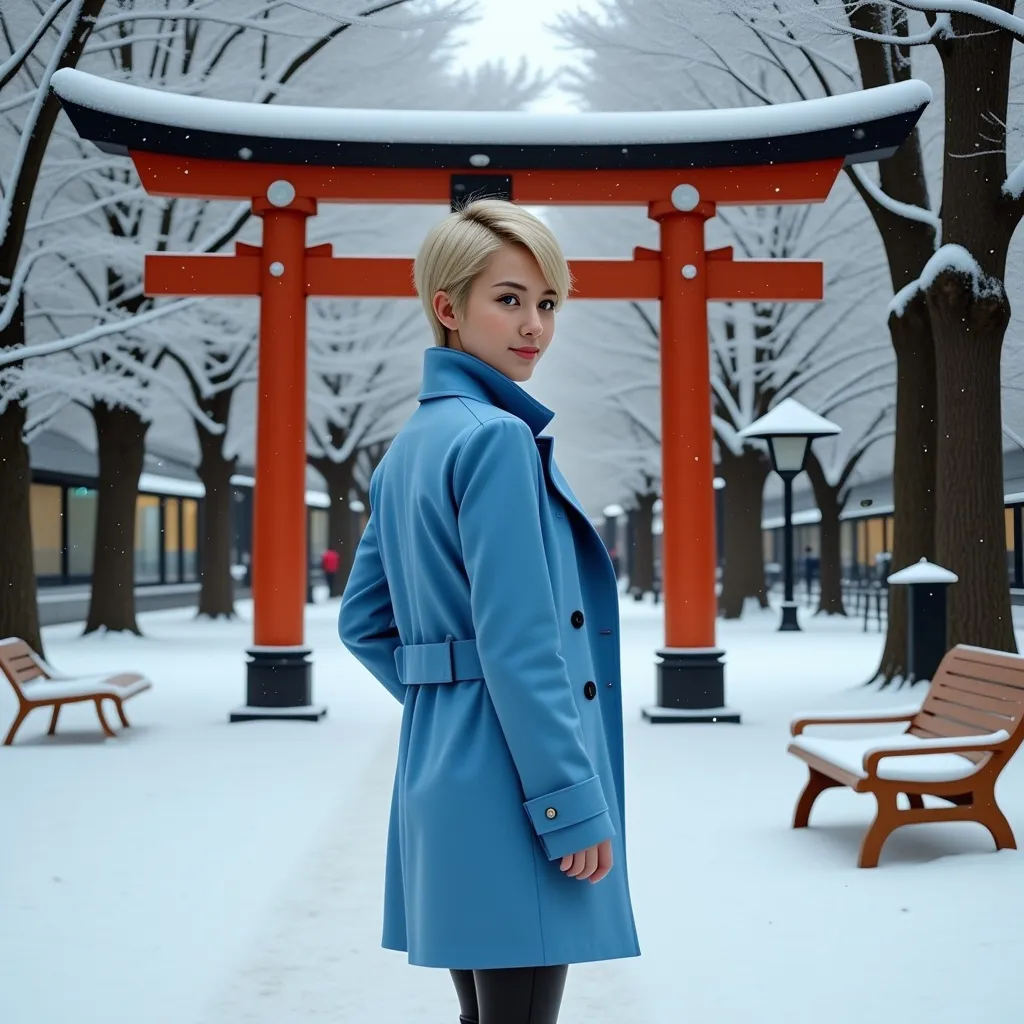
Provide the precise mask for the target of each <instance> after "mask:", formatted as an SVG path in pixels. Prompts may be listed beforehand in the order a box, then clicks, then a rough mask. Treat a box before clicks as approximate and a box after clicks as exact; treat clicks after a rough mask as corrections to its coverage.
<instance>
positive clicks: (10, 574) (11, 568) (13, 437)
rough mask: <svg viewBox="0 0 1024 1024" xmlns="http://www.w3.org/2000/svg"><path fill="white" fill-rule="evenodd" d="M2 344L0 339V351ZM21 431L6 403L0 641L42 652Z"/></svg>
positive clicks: (1, 456) (1, 434)
mask: <svg viewBox="0 0 1024 1024" xmlns="http://www.w3.org/2000/svg"><path fill="white" fill-rule="evenodd" d="M20 313H21V309H20V308H19V310H18V314H20ZM14 323H16V324H17V325H18V327H19V329H20V328H22V327H23V326H24V321H23V320H22V318H21V316H20V315H16V316H15V319H14ZM10 335H11V330H10V329H8V331H7V337H10ZM4 343H5V339H4V336H3V335H0V348H3V346H4ZM24 429H25V409H24V407H23V406H22V405H21V403H20V402H17V401H12V402H10V403H9V404H8V406H7V408H6V409H5V410H4V411H3V412H2V413H0V523H2V524H3V528H2V529H0V639H3V638H5V637H9V636H14V637H18V638H19V639H21V640H24V641H25V642H26V643H27V644H29V646H31V647H32V648H34V649H35V650H36V651H38V652H39V653H40V654H43V653H44V652H43V639H42V634H41V633H40V631H39V603H38V596H37V594H36V572H35V564H34V560H33V547H32V518H31V507H30V501H29V497H30V494H31V482H32V476H31V470H30V467H29V458H28V445H27V444H25V437H24Z"/></svg>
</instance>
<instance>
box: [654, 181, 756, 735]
mask: <svg viewBox="0 0 1024 1024" xmlns="http://www.w3.org/2000/svg"><path fill="white" fill-rule="evenodd" d="M680 207H682V208H683V209H680ZM687 208H688V209H687ZM648 214H649V216H650V217H651V218H652V219H654V220H656V221H657V222H658V226H659V228H660V234H661V260H660V264H661V331H660V334H661V396H662V399H661V464H662V476H661V500H662V513H661V515H662V522H663V527H664V528H663V531H662V551H661V572H662V595H663V600H664V608H665V643H664V646H663V647H662V648H661V649H660V650H658V651H657V656H658V658H659V659H660V662H659V663H658V664H657V666H656V672H657V703H656V704H655V705H654V706H653V707H648V708H644V709H643V714H644V717H645V718H647V719H648V720H650V721H652V722H665V721H672V720H676V721H685V720H690V721H720V722H739V720H740V716H739V712H738V711H735V710H733V709H729V708H727V707H726V706H725V674H724V666H723V663H722V657H723V654H724V651H722V650H720V649H718V647H717V646H716V644H715V620H716V618H717V612H718V602H717V598H716V594H715V568H716V565H717V560H716V557H715V556H716V551H717V544H716V542H715V492H714V476H715V467H714V455H713V450H712V436H713V434H712V429H711V389H710V388H709V386H708V381H710V379H711V368H710V365H709V355H708V314H707V303H708V289H707V265H706V255H705V250H704V244H705V243H704V223H705V221H706V220H707V219H708V218H709V217H713V216H714V215H715V207H714V204H712V203H707V202H701V201H700V194H699V192H698V190H697V189H696V188H694V187H693V186H692V185H683V186H681V187H677V188H676V189H675V190H674V191H673V202H671V203H666V202H663V201H662V202H654V203H651V204H650V205H649V207H648Z"/></svg>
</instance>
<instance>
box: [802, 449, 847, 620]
mask: <svg viewBox="0 0 1024 1024" xmlns="http://www.w3.org/2000/svg"><path fill="white" fill-rule="evenodd" d="M804 468H805V469H806V470H807V475H808V476H809V477H810V478H811V487H812V488H813V489H814V501H815V503H816V504H817V506H818V511H819V512H820V513H821V522H820V528H819V532H818V543H819V545H820V551H819V556H820V564H821V569H820V572H819V581H820V585H821V594H820V595H819V597H818V608H817V610H816V611H815V613H814V614H815V615H818V614H820V613H821V612H824V613H825V614H826V615H845V614H846V606H845V605H844V604H843V565H842V552H841V546H840V543H839V541H840V533H839V529H840V524H839V513H840V512H842V510H843V504H844V502H843V500H842V498H840V493H841V492H842V490H843V487H844V485H843V484H839V485H836V486H833V485H832V484H830V483H829V482H828V480H827V478H826V477H825V471H824V470H823V469H822V468H821V463H820V462H819V461H818V457H817V456H816V455H815V454H814V450H813V449H812V450H811V452H810V453H809V454H808V456H807V463H806V465H805V467H804Z"/></svg>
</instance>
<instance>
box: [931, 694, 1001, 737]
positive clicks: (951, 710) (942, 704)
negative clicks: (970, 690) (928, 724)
mask: <svg viewBox="0 0 1024 1024" xmlns="http://www.w3.org/2000/svg"><path fill="white" fill-rule="evenodd" d="M920 713H921V714H931V715H935V716H936V717H937V718H945V719H948V720H949V721H951V722H957V723H959V724H961V725H970V726H975V727H976V730H975V731H980V732H982V733H986V732H998V731H999V730H1000V729H1005V730H1006V731H1007V732H1013V730H1014V727H1015V726H1016V724H1017V721H1018V720H1019V718H1020V708H1019V707H1017V706H1016V705H1011V706H1010V707H1009V708H1008V709H1006V710H1005V711H1004V712H1003V714H1001V715H998V714H995V713H994V712H992V711H983V710H979V709H978V708H973V707H966V706H964V705H963V704H957V703H953V702H952V701H948V700H943V699H942V697H941V695H940V694H935V696H933V697H929V698H928V700H926V701H925V703H924V707H922V708H921V712H920Z"/></svg>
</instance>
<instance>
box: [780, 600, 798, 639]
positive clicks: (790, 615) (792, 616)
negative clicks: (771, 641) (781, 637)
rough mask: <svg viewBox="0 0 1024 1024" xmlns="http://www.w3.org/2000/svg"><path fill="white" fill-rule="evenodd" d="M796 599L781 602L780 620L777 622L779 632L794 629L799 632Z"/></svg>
mask: <svg viewBox="0 0 1024 1024" xmlns="http://www.w3.org/2000/svg"><path fill="white" fill-rule="evenodd" d="M796 607H797V605H796V601H783V602H782V621H781V622H780V623H779V632H780V633H782V632H787V631H791V630H796V631H797V632H800V623H799V622H798V621H797V617H796Z"/></svg>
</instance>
